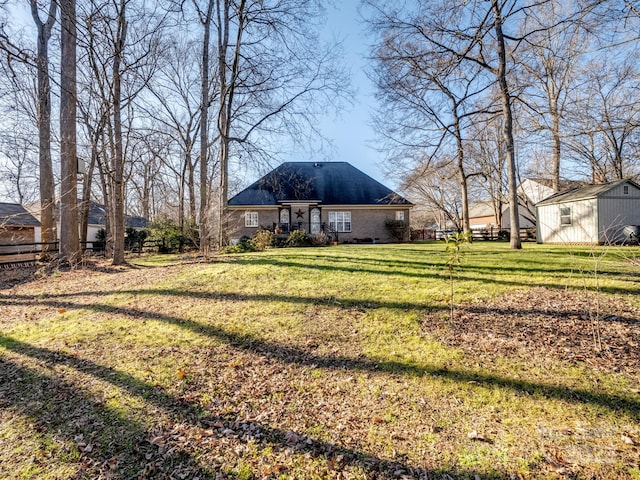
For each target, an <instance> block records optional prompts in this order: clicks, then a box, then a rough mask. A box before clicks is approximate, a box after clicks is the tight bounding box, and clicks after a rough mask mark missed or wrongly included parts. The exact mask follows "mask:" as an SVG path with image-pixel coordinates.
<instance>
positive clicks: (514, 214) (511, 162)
mask: <svg viewBox="0 0 640 480" xmlns="http://www.w3.org/2000/svg"><path fill="white" fill-rule="evenodd" d="M491 7H492V10H493V18H494V30H495V33H496V42H497V49H498V69H497V72H496V77H497V79H498V85H499V88H500V99H501V101H502V115H503V117H504V125H503V131H502V135H503V138H504V143H505V147H506V157H507V176H508V185H509V194H508V195H509V220H510V224H511V225H510V240H511V242H510V245H511V248H512V249H520V248H522V243H521V242H520V218H519V209H518V191H517V189H518V185H517V183H516V155H515V144H514V140H513V113H512V111H511V92H510V90H509V84H508V82H507V56H506V50H505V41H504V35H503V33H502V13H501V11H500V5H499V2H498V0H491Z"/></svg>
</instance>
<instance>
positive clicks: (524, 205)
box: [469, 200, 535, 233]
mask: <svg viewBox="0 0 640 480" xmlns="http://www.w3.org/2000/svg"><path fill="white" fill-rule="evenodd" d="M494 208H495V207H494V206H493V202H492V201H491V200H481V201H479V202H474V203H472V204H471V205H469V227H470V228H471V230H472V231H477V230H483V231H487V232H493V233H497V231H498V229H499V228H500V229H502V230H508V229H509V228H510V227H511V218H510V217H509V204H507V203H503V204H502V213H501V217H500V219H497V218H496V214H495V209H494ZM532 209H533V205H531V204H528V202H525V201H524V200H522V201H520V202H518V214H519V224H520V228H532V227H535V216H534V215H533V214H532V213H531V212H530V210H532ZM498 220H500V223H498ZM498 225H499V226H500V227H498Z"/></svg>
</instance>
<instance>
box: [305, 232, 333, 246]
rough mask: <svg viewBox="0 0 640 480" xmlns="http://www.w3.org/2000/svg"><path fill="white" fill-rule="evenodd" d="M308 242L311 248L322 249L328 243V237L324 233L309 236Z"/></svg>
mask: <svg viewBox="0 0 640 480" xmlns="http://www.w3.org/2000/svg"><path fill="white" fill-rule="evenodd" d="M309 242H310V243H311V246H312V247H324V246H325V245H327V244H328V243H329V237H328V236H327V234H326V233H324V232H318V233H314V234H312V235H310V236H309Z"/></svg>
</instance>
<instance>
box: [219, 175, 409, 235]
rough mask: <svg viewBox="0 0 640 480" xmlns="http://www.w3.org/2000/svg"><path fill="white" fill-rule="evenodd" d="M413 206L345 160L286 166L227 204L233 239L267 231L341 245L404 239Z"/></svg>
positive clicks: (407, 231) (251, 186)
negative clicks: (298, 233)
mask: <svg viewBox="0 0 640 480" xmlns="http://www.w3.org/2000/svg"><path fill="white" fill-rule="evenodd" d="M412 206H413V205H412V204H411V202H409V201H407V200H406V199H404V198H402V197H401V196H400V195H398V194H397V193H395V192H393V191H392V190H390V189H389V188H387V187H385V186H384V185H382V184H381V183H379V182H377V181H376V180H374V179H372V178H371V177H369V176H368V175H366V174H365V173H363V172H361V171H360V170H358V169H357V168H355V167H354V166H352V165H351V164H349V163H347V162H286V163H283V164H282V165H280V166H279V167H277V168H276V169H274V170H272V171H271V172H269V173H268V174H266V175H265V176H264V177H262V178H261V179H260V180H258V181H257V182H255V183H254V184H252V185H250V186H249V187H248V188H246V189H245V190H243V191H241V192H240V193H238V194H237V195H235V196H234V197H233V198H231V199H230V200H229V214H230V223H229V225H230V227H231V228H232V229H233V234H232V235H231V236H232V237H236V238H240V237H242V236H244V235H246V236H252V235H254V234H255V233H256V232H257V231H258V230H259V229H260V228H266V229H271V230H278V231H280V230H281V231H283V232H285V233H286V232H289V231H291V230H297V229H302V230H305V231H306V232H308V233H310V234H317V233H319V232H325V233H326V234H327V235H329V236H331V238H332V239H333V240H334V241H340V242H382V243H386V242H397V241H408V240H409V228H408V226H409V212H410V210H411V207H412ZM232 241H233V239H232Z"/></svg>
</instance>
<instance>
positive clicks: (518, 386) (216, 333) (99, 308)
mask: <svg viewBox="0 0 640 480" xmlns="http://www.w3.org/2000/svg"><path fill="white" fill-rule="evenodd" d="M152 292H153V291H152ZM183 293H184V295H185V296H189V292H183ZM138 294H149V291H145V290H141V291H139V292H138ZM171 294H172V295H176V296H179V295H178V294H177V293H176V292H173V293H171ZM18 301H19V300H18ZM22 301H24V297H23V300H22ZM29 301H30V302H36V303H39V304H42V305H50V306H53V307H59V306H64V307H65V308H67V309H74V308H75V309H86V310H91V311H95V312H99V313H107V314H113V315H122V316H125V317H129V318H131V319H134V320H135V319H147V320H152V321H158V322H162V323H167V324H170V325H174V326H176V327H179V328H182V329H185V330H188V331H191V332H193V333H196V334H199V335H204V336H206V337H209V338H213V339H216V340H218V341H221V342H223V343H226V344H228V345H231V346H232V347H234V348H237V349H240V350H244V351H248V352H254V353H257V354H259V355H262V356H264V357H267V358H273V359H276V360H278V361H281V362H283V363H290V364H296V365H306V366H313V367H317V368H324V369H329V370H355V371H365V372H384V373H393V374H404V375H411V376H424V375H431V376H434V377H438V378H441V379H445V380H450V381H454V382H460V383H465V384H468V383H469V382H474V383H477V384H479V385H480V386H495V387H500V388H505V389H508V390H511V391H514V392H518V393H525V394H529V395H539V396H541V397H545V398H551V399H558V400H563V401H567V402H570V403H584V404H592V405H596V406H598V407H600V408H603V409H607V410H610V411H614V412H621V413H625V414H627V415H629V416H631V417H632V418H634V419H635V420H639V419H640V402H639V401H638V400H637V399H635V398H633V397H631V396H622V395H615V394H607V393H599V392H593V391H591V390H587V389H580V388H571V387H565V386H561V385H552V384H545V383H538V382H532V381H528V380H524V379H520V378H507V377H503V376H500V375H495V374H493V373H490V372H486V371H474V370H466V369H448V368H445V367H439V366H435V365H424V364H411V363H406V362H398V361H393V360H376V359H372V358H368V357H365V356H359V357H346V356H325V355H318V354H315V353H312V352H309V351H307V350H304V349H301V348H298V347H295V346H291V345H285V344H280V343H276V342H272V341H268V340H265V339H262V338H259V337H257V336H254V335H251V334H247V333H244V334H241V333H236V332H232V331H229V330H225V329H224V328H222V327H219V326H215V325H209V324H205V323H200V322H198V321H195V320H190V319H185V318H180V317H174V316H170V315H165V314H162V313H159V312H152V311H147V310H140V309H135V308H122V307H114V306H111V305H105V304H101V303H93V304H75V303H73V302H65V303H59V302H56V301H52V300H41V299H36V298H34V297H29ZM8 303H11V302H8Z"/></svg>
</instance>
